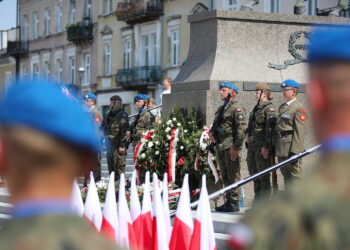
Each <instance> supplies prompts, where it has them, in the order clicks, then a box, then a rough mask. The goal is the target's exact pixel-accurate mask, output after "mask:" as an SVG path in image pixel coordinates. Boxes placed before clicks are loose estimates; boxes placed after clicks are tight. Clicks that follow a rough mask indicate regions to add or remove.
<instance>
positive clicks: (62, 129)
mask: <svg viewBox="0 0 350 250" xmlns="http://www.w3.org/2000/svg"><path fill="white" fill-rule="evenodd" d="M28 100H30V102H28ZM24 103H25V105H23V104H24ZM0 124H1V129H0V133H1V141H2V144H3V155H4V158H3V159H2V162H1V167H0V174H1V176H3V177H4V178H5V180H6V183H7V186H8V189H9V191H10V194H11V198H10V199H11V202H12V203H13V210H12V216H13V219H12V220H11V221H10V222H9V223H8V224H7V225H6V226H5V228H3V229H2V230H1V232H0V242H1V243H0V248H1V249H4V250H7V249H28V250H38V249H39V250H40V249H91V250H92V249H115V247H114V246H113V244H111V243H109V242H108V241H107V240H106V239H104V238H102V236H101V235H99V234H98V233H97V232H96V231H95V230H94V229H92V228H91V227H90V225H89V224H88V223H87V222H86V221H85V220H84V219H83V218H81V217H78V216H76V215H74V212H73V210H72V205H71V194H72V186H73V180H74V178H76V177H78V176H81V174H82V173H83V172H85V171H88V170H89V169H90V168H91V167H93V166H94V164H95V162H94V154H95V153H97V152H99V150H100V141H99V137H98V134H97V130H96V126H95V124H94V123H93V122H92V121H91V119H90V117H89V116H88V114H87V113H86V112H85V110H84V107H83V106H82V105H81V104H79V103H78V102H76V101H75V100H73V99H71V98H68V97H67V96H66V95H65V94H64V93H63V91H62V89H61V88H60V87H59V85H57V84H55V83H52V82H49V81H43V82H42V81H40V80H36V81H34V82H24V83H21V82H19V83H16V84H13V85H11V86H10V87H9V89H8V91H7V92H6V93H5V96H4V97H3V99H2V101H1V102H0Z"/></svg>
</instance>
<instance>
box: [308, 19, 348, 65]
mask: <svg viewBox="0 0 350 250" xmlns="http://www.w3.org/2000/svg"><path fill="white" fill-rule="evenodd" d="M349 40H350V26H348V25H347V26H344V27H342V28H334V27H333V28H331V27H327V28H323V29H315V30H314V31H313V32H312V33H311V36H310V46H309V50H308V61H309V62H311V63H315V62H323V61H334V60H345V61H350V44H349Z"/></svg>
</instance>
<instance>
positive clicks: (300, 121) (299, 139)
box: [275, 80, 307, 184]
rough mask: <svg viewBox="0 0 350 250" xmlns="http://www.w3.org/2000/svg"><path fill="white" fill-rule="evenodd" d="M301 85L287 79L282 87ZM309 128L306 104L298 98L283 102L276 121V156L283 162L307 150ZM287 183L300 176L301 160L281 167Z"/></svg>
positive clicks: (297, 86)
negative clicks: (307, 131) (305, 140)
mask: <svg viewBox="0 0 350 250" xmlns="http://www.w3.org/2000/svg"><path fill="white" fill-rule="evenodd" d="M285 87H294V88H299V87H300V85H299V84H298V83H297V82H295V81H294V80H286V81H284V82H283V83H282V88H285ZM306 130H307V112H306V109H305V108H304V106H303V105H302V104H301V103H300V102H299V101H298V100H296V99H294V100H292V101H290V102H285V103H283V104H282V105H281V106H280V107H279V109H278V116H277V121H276V130H275V131H276V134H275V141H276V156H277V157H278V161H279V162H282V161H284V160H286V159H288V158H290V157H291V156H293V155H294V154H299V153H301V152H303V151H304V150H305V148H304V139H305V134H306ZM281 172H282V175H283V177H284V182H285V184H286V183H288V182H289V181H291V180H293V179H298V178H300V175H301V160H298V161H296V162H294V163H291V164H289V165H288V166H286V167H283V168H281Z"/></svg>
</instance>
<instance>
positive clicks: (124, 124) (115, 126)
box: [102, 109, 129, 179]
mask: <svg viewBox="0 0 350 250" xmlns="http://www.w3.org/2000/svg"><path fill="white" fill-rule="evenodd" d="M102 124H103V125H102V126H103V128H104V131H105V135H106V137H107V140H108V142H107V164H108V171H109V173H111V172H112V171H114V172H115V175H116V179H118V176H120V174H122V173H124V172H125V163H126V152H125V153H124V154H120V153H119V148H125V149H126V146H127V138H126V131H127V130H128V127H129V117H128V114H127V113H126V112H125V111H123V110H121V109H119V110H117V111H111V112H109V113H108V114H107V116H106V117H105V119H104V120H103V122H102Z"/></svg>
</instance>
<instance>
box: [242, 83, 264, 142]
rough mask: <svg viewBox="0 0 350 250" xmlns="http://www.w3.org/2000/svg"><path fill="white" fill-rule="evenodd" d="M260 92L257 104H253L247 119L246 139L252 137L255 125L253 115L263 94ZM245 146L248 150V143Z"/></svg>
mask: <svg viewBox="0 0 350 250" xmlns="http://www.w3.org/2000/svg"><path fill="white" fill-rule="evenodd" d="M260 91H261V92H260V96H259V99H258V102H257V104H255V106H254V108H253V111H252V115H251V117H249V123H248V128H247V134H248V137H250V136H252V135H253V130H254V129H255V125H256V124H255V113H256V111H258V108H259V104H260V99H261V95H262V93H263V92H264V91H263V90H260ZM245 146H246V148H248V142H246V145H245Z"/></svg>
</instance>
